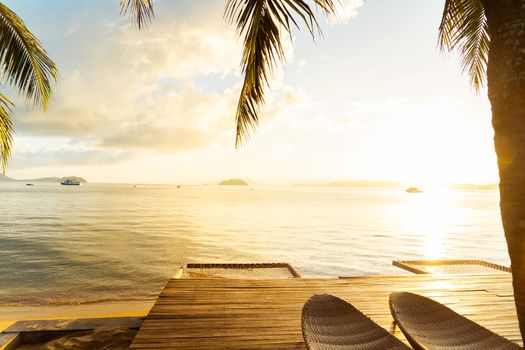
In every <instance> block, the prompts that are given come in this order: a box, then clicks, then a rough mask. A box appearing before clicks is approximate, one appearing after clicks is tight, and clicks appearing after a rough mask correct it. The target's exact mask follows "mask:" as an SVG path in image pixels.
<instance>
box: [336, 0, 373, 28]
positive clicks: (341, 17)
mask: <svg viewBox="0 0 525 350" xmlns="http://www.w3.org/2000/svg"><path fill="white" fill-rule="evenodd" d="M364 3H365V0H342V1H341V2H337V1H336V6H337V16H335V17H332V18H330V23H332V24H341V25H345V24H347V23H348V22H349V21H350V19H352V18H354V17H355V16H357V14H358V9H359V8H360V7H361V6H363V5H364Z"/></svg>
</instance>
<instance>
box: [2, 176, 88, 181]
mask: <svg viewBox="0 0 525 350" xmlns="http://www.w3.org/2000/svg"><path fill="white" fill-rule="evenodd" d="M66 179H69V180H73V181H78V182H80V183H87V181H86V179H84V178H82V177H80V176H64V177H41V178H38V179H23V180H17V179H13V178H10V177H8V176H5V175H2V174H0V182H27V183H32V182H58V183H60V182H63V181H64V180H66Z"/></svg>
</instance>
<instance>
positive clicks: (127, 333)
mask: <svg viewBox="0 0 525 350" xmlns="http://www.w3.org/2000/svg"><path fill="white" fill-rule="evenodd" d="M152 305H153V302H123V303H110V304H109V303H99V304H84V305H63V306H37V307H34V306H24V307H0V332H2V331H4V330H6V329H7V328H9V327H10V326H11V325H13V324H14V323H16V322H17V321H22V320H64V319H82V318H107V317H142V316H146V315H147V313H148V311H149V310H150V308H151V306H152ZM135 334H136V330H131V329H128V328H110V329H99V330H94V331H80V332H74V333H71V334H69V335H67V336H61V337H59V338H56V339H48V340H45V341H43V342H41V343H35V344H31V345H25V346H22V347H21V348H20V349H24V350H33V349H49V350H51V349H78V350H81V349H91V348H93V347H96V348H107V349H110V348H111V349H121V348H122V349H125V348H127V346H128V345H129V343H130V342H131V340H132V339H133V337H134V336H135Z"/></svg>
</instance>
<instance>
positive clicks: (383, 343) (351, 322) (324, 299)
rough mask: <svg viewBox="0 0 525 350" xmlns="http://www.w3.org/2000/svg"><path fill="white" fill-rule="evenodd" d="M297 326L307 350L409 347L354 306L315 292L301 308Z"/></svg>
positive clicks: (402, 348) (399, 348) (401, 348)
mask: <svg viewBox="0 0 525 350" xmlns="http://www.w3.org/2000/svg"><path fill="white" fill-rule="evenodd" d="M301 325H302V330H303V337H304V341H305V343H306V348H307V349H309V350H336V349H337V350H407V349H410V348H409V347H408V346H407V345H405V344H403V343H402V342H401V341H400V340H398V339H397V338H396V337H394V336H393V335H392V334H390V333H389V332H387V331H386V330H385V329H383V328H381V327H380V326H379V325H377V324H376V323H375V322H374V321H372V320H371V319H369V318H368V317H366V316H365V315H364V314H362V313H361V312H360V311H359V310H357V309H356V308H355V307H353V306H352V305H350V304H349V303H347V302H345V301H344V300H341V299H339V298H337V297H335V296H333V295H315V296H313V297H311V298H310V299H309V300H308V301H307V302H306V304H304V307H303V313H302V317H301Z"/></svg>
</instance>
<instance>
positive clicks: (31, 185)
mask: <svg viewBox="0 0 525 350" xmlns="http://www.w3.org/2000/svg"><path fill="white" fill-rule="evenodd" d="M34 185H35V184H26V186H34Z"/></svg>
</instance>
